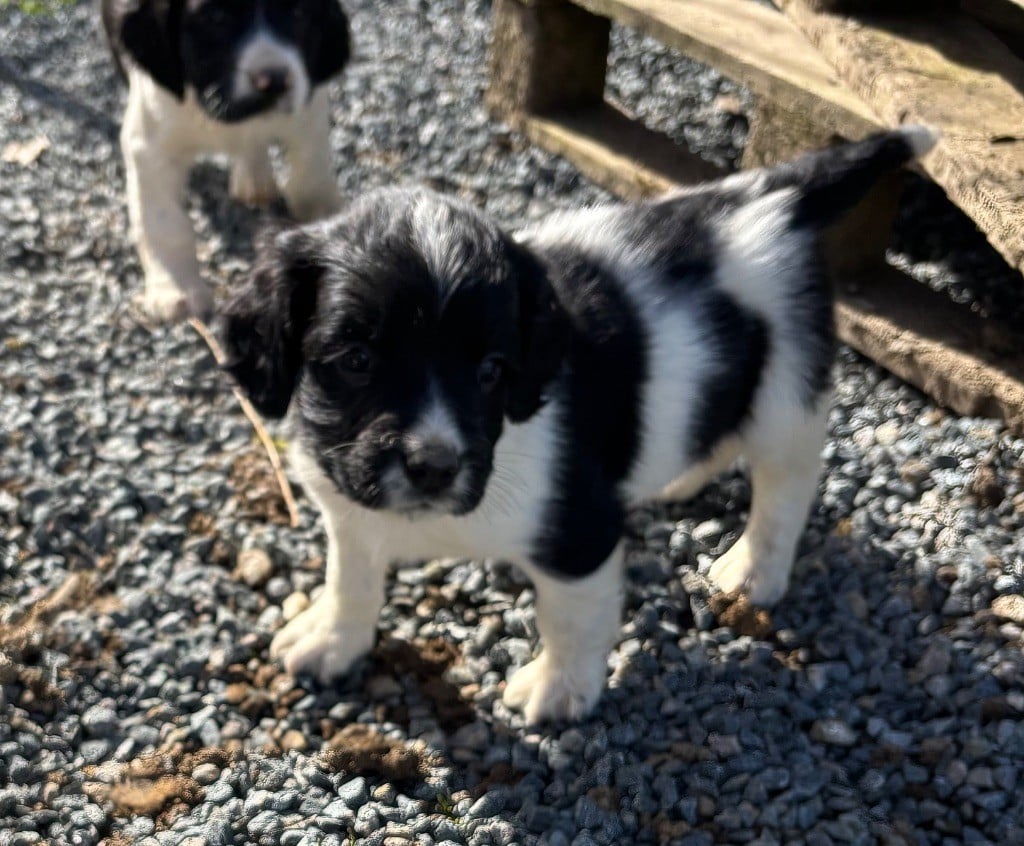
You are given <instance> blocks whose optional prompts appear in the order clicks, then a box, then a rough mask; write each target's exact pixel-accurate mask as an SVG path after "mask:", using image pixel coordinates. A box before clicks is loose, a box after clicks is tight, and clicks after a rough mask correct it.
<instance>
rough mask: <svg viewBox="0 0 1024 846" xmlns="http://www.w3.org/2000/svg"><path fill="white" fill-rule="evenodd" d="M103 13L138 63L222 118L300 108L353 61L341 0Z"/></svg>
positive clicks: (134, 3) (145, 5)
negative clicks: (317, 90) (350, 59)
mask: <svg viewBox="0 0 1024 846" xmlns="http://www.w3.org/2000/svg"><path fill="white" fill-rule="evenodd" d="M103 12H104V15H103V18H104V23H105V25H106V27H107V31H108V34H109V35H110V36H111V39H112V41H113V43H114V44H116V45H119V46H120V48H121V49H123V50H124V51H125V52H127V53H128V54H129V55H130V56H131V57H132V60H133V61H134V62H135V64H137V65H138V66H140V67H141V68H143V69H144V70H145V71H146V72H148V73H149V75H150V76H152V77H153V79H154V80H156V82H157V83H159V84H160V85H162V86H163V87H164V88H166V89H168V90H169V91H171V92H172V93H173V94H174V95H175V96H177V97H179V98H182V97H184V96H185V92H186V90H187V89H192V90H193V91H194V92H195V95H196V98H197V99H198V101H199V104H200V105H201V106H202V108H203V109H204V110H205V111H206V112H207V113H208V114H209V115H210V116H211V117H213V118H215V119H217V120H220V121H224V122H233V121H239V120H244V119H245V118H248V117H252V116H253V115H256V114H260V113H263V112H269V111H283V112H291V111H295V110H296V109H298V108H300V107H301V106H303V105H304V104H305V103H306V101H307V100H308V99H309V95H310V92H311V91H312V89H313V88H314V87H315V86H316V85H318V84H319V83H321V82H324V81H325V80H327V79H329V78H330V77H331V76H333V75H334V74H335V73H337V72H338V71H340V70H341V69H342V68H343V67H344V66H345V64H346V62H347V61H348V58H349V31H348V19H347V18H346V17H345V14H344V12H343V11H342V9H341V6H340V5H339V3H338V0H245V2H240V1H239V0H104V3H103Z"/></svg>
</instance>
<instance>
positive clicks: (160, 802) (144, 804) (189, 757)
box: [82, 745, 241, 829]
mask: <svg viewBox="0 0 1024 846" xmlns="http://www.w3.org/2000/svg"><path fill="white" fill-rule="evenodd" d="M237 754H241V752H240V750H238V752H237ZM237 754H233V753H232V752H229V751H228V750H227V749H221V748H219V747H214V746H204V747H202V748H200V749H197V750H194V751H188V750H187V749H185V748H183V747H181V746H180V745H179V746H174V747H172V748H169V749H162V750H157V751H155V752H149V753H147V754H145V755H141V756H139V757H138V758H135V759H134V760H132V761H129V762H128V763H126V764H123V765H122V766H120V767H119V768H116V769H114V770H113V771H110V770H108V771H107V772H106V773H105V774H104V775H103V776H101V775H100V768H98V767H92V766H90V767H85V768H83V771H82V774H83V775H84V776H85V777H86V779H90V780H88V781H85V782H84V783H83V785H82V790H83V792H84V793H85V794H86V795H87V796H89V797H90V798H91V799H93V800H94V801H96V802H100V803H108V802H109V803H110V805H111V806H112V813H113V814H114V815H115V816H118V817H132V816H136V815H139V814H142V815H144V816H149V817H154V818H155V819H156V825H157V828H158V829H164V828H167V827H169V826H170V825H171V824H173V822H174V820H175V819H177V817H179V816H180V815H181V814H183V813H186V812H187V811H188V810H189V809H190V808H192V807H194V806H195V805H196V804H198V803H199V802H200V801H201V800H202V798H203V788H202V787H201V786H200V785H199V783H198V782H197V781H196V780H195V779H193V778H192V771H193V770H195V768H196V767H198V766H199V765H200V764H207V763H210V764H215V765H216V766H218V767H220V768H222V769H223V768H224V767H226V766H227V765H228V764H229V763H231V761H232V760H234V759H235V757H237ZM98 777H103V778H105V781H106V782H109V781H113V782H114V783H113V784H110V783H105V782H101V781H95V780H91V779H96V778H98Z"/></svg>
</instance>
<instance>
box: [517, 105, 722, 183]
mask: <svg viewBox="0 0 1024 846" xmlns="http://www.w3.org/2000/svg"><path fill="white" fill-rule="evenodd" d="M519 128H520V130H521V131H522V132H523V133H524V134H525V135H526V136H527V137H528V138H529V139H530V140H531V141H532V142H533V143H534V144H537V145H539V146H541V147H543V148H544V149H546V150H550V151H551V152H553V153H558V154H559V155H561V156H564V157H565V158H567V159H569V160H570V161H571V162H572V163H573V164H575V165H576V167H577V168H579V170H580V171H581V172H582V173H583V174H584V175H585V176H586V177H588V178H589V179H592V180H594V181H595V182H597V183H598V184H600V185H603V186H604V187H605V188H607V189H608V190H610V191H611V192H612V193H614V194H617V195H619V196H620V197H627V198H629V199H633V200H638V199H643V198H645V197H653V196H657V195H658V194H663V193H664V192H665V191H667V190H669V189H670V188H673V187H675V186H676V185H679V184H683V185H690V184H693V183H695V182H703V181H705V180H708V179H714V178H716V177H718V176H723V175H724V171H723V170H722V169H721V168H719V167H717V166H716V165H714V164H712V163H711V162H708V161H705V160H704V159H702V158H700V157H699V156H697V155H695V154H694V153H691V152H690V151H689V150H688V149H687V148H686V147H682V146H680V145H679V144H675V143H673V142H672V141H671V140H670V139H669V138H667V137H665V136H664V135H661V134H659V133H657V132H653V131H651V130H650V129H647V127H645V126H644V125H643V124H642V123H641V122H640V121H638V120H635V119H632V118H631V117H630V116H629V115H627V114H626V113H625V112H623V111H622V110H620V109H618V108H616V107H615V106H612V105H609V104H607V103H602V104H601V105H600V106H598V107H597V108H594V109H588V110H586V111H574V112H570V113H567V114H562V115H552V116H539V115H525V116H523V118H522V119H521V120H520V122H519Z"/></svg>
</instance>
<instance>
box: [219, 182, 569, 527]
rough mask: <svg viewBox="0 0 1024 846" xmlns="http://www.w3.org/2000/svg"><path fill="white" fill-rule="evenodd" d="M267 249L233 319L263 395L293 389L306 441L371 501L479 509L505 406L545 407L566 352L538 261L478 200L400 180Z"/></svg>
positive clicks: (334, 475)
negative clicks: (412, 187)
mask: <svg viewBox="0 0 1024 846" xmlns="http://www.w3.org/2000/svg"><path fill="white" fill-rule="evenodd" d="M259 252H260V256H259V259H258V263H257V266H256V267H255V269H254V270H253V273H252V276H251V279H250V281H249V284H248V286H247V287H246V288H245V289H244V290H242V291H240V292H239V293H238V295H237V296H236V297H235V298H234V299H233V300H232V301H231V303H230V304H229V305H228V306H227V307H226V309H225V311H224V313H223V316H222V323H221V334H222V336H223V340H224V344H225V348H226V349H227V350H228V354H229V357H230V361H229V363H228V365H227V369H228V370H229V371H230V372H231V373H232V374H233V375H234V376H235V378H236V379H237V380H238V382H239V383H240V384H241V386H242V387H243V389H244V390H246V391H247V392H248V394H249V396H250V398H251V399H252V401H253V404H254V405H256V407H257V408H258V409H260V411H261V412H262V413H264V414H268V415H270V416H281V415H283V414H284V412H285V411H286V410H287V408H288V406H289V403H290V402H291V403H292V407H293V410H294V413H295V419H296V423H297V425H298V427H299V436H300V437H301V438H302V442H303V445H304V447H305V448H306V449H307V450H308V451H309V452H310V453H311V454H312V455H314V456H315V457H316V458H317V460H318V461H319V463H320V466H321V467H322V469H323V470H324V472H325V473H327V475H328V476H329V477H330V478H331V479H332V480H333V481H334V483H335V484H336V485H337V487H338V489H339V490H340V491H341V492H342V493H344V494H346V495H347V496H349V497H350V498H352V499H354V500H355V501H357V502H359V503H361V504H362V505H364V506H367V507H370V508H388V509H392V510H395V511H400V512H403V513H407V514H409V515H415V514H421V513H451V514H464V513H467V512H469V511H471V510H472V509H473V508H475V507H476V506H477V504H478V503H479V502H480V499H481V498H482V496H483V494H484V490H485V488H486V486H487V482H488V479H489V477H490V473H491V469H492V462H493V454H494V445H495V443H496V442H497V440H498V437H499V436H500V434H501V431H502V426H503V420H504V418H506V417H507V418H508V419H511V420H513V421H521V420H523V419H525V418H526V417H528V416H530V415H531V414H533V413H534V412H535V411H536V410H537V409H538V408H539V407H540V406H541V404H542V402H543V400H542V391H543V389H544V387H545V386H546V385H547V383H548V382H550V381H551V379H552V378H554V376H555V374H556V372H557V370H558V369H559V366H560V363H561V360H562V352H563V344H564V336H565V335H564V332H563V331H562V328H563V321H564V316H563V312H562V309H561V306H560V304H559V302H558V299H557V297H556V296H555V294H554V291H553V289H552V287H551V285H550V283H549V281H548V278H547V274H546V271H545V269H544V267H543V265H542V264H541V262H540V261H539V260H538V259H537V258H536V257H535V256H534V255H533V254H532V253H531V252H530V251H529V250H527V249H526V248H525V247H523V246H521V245H519V244H517V243H516V242H515V241H513V240H512V239H511V238H510V237H509V236H507V235H506V234H505V233H503V232H502V231H501V230H500V229H499V228H498V227H497V226H496V225H494V224H493V223H491V222H490V221H489V220H487V219H486V218H485V217H483V216H482V215H481V214H479V213H478V212H476V211H475V210H473V209H472V208H470V207H468V206H465V205H463V204H461V203H458V202H455V201H453V200H450V199H447V198H444V197H440V196H438V195H436V194H431V193H429V192H426V191H398V190H390V191H381V192H377V193H375V194H372V195H370V196H369V197H367V198H365V199H363V200H361V201H359V202H358V203H356V204H355V206H353V208H352V209H351V210H350V211H349V212H348V213H347V214H345V215H343V216H341V217H338V218H335V219H333V220H330V221H324V222H321V223H317V224H312V225H310V226H306V227H300V228H297V229H292V230H289V231H285V232H282V233H280V234H278V235H276V236H274V237H271V238H270V239H269V240H268V242H267V243H265V244H263V245H262V247H261V249H260V251H259ZM293 394H294V398H293Z"/></svg>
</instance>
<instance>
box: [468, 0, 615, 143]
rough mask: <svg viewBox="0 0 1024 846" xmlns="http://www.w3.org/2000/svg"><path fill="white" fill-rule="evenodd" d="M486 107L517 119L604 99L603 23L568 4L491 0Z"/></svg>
mask: <svg viewBox="0 0 1024 846" xmlns="http://www.w3.org/2000/svg"><path fill="white" fill-rule="evenodd" d="M493 18H494V27H493V32H494V38H493V41H492V44H491V52H490V85H489V87H488V89H487V104H488V106H490V108H491V109H492V110H494V111H495V112H496V113H497V114H498V115H500V116H501V117H502V118H504V119H506V120H508V121H509V122H510V123H514V118H515V116H517V115H520V114H526V113H531V112H534V113H539V112H546V111H550V110H557V109H567V108H574V107H588V106H594V105H596V104H598V103H600V102H601V101H602V99H603V97H604V78H605V70H606V66H607V61H608V35H609V30H610V29H611V25H610V23H609V21H608V20H607V19H606V18H600V17H597V16H595V15H591V14H590V13H589V12H587V11H585V10H584V9H581V8H580V7H579V6H576V5H574V4H572V3H570V2H568V0H495V3H494V15H493Z"/></svg>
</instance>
